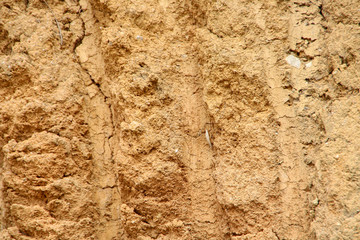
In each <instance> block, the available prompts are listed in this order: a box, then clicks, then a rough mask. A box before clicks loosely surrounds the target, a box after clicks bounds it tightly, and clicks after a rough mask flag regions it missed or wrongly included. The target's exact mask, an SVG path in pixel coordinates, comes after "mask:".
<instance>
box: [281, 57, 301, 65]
mask: <svg viewBox="0 0 360 240" xmlns="http://www.w3.org/2000/svg"><path fill="white" fill-rule="evenodd" d="M285 60H286V61H287V63H288V64H290V65H291V66H293V67H296V68H300V65H301V62H300V59H298V58H297V57H294V56H293V55H289V56H287V57H286V59H285Z"/></svg>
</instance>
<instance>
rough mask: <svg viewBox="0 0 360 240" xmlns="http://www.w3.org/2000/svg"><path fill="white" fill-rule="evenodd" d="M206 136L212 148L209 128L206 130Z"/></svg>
mask: <svg viewBox="0 0 360 240" xmlns="http://www.w3.org/2000/svg"><path fill="white" fill-rule="evenodd" d="M205 138H206V141H207V142H208V144H209V146H210V148H212V145H211V141H210V135H209V132H208V130H207V129H206V130H205Z"/></svg>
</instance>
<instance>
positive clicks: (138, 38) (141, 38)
mask: <svg viewBox="0 0 360 240" xmlns="http://www.w3.org/2000/svg"><path fill="white" fill-rule="evenodd" d="M136 39H137V40H140V41H142V40H143V39H144V38H143V37H142V36H140V35H137V36H136Z"/></svg>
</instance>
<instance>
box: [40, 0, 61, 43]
mask: <svg viewBox="0 0 360 240" xmlns="http://www.w3.org/2000/svg"><path fill="white" fill-rule="evenodd" d="M42 1H43V2H44V3H45V4H46V6H47V7H48V8H49V9H50V12H51V13H52V15H53V17H54V19H55V22H56V25H57V27H58V29H59V35H60V45H62V44H63V36H62V34H61V28H60V24H59V22H58V20H57V19H56V17H55V13H54V11H53V10H52V9H51V7H50V6H49V4H48V3H47V2H46V0H42Z"/></svg>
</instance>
